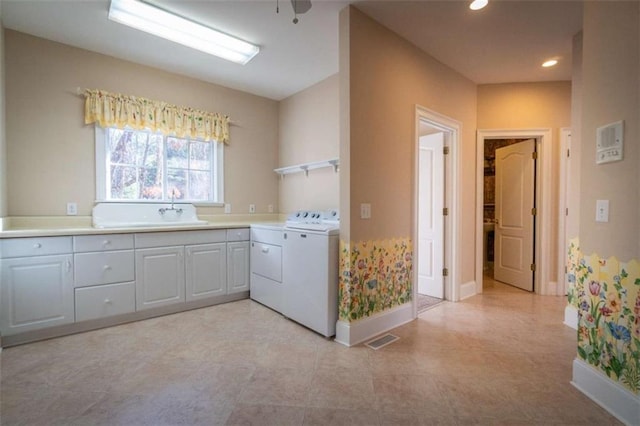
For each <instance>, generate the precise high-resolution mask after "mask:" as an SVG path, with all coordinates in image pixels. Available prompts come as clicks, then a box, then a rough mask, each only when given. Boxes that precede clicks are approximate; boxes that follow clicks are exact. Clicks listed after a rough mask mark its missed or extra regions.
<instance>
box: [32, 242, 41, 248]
mask: <svg viewBox="0 0 640 426" xmlns="http://www.w3.org/2000/svg"><path fill="white" fill-rule="evenodd" d="M41 247H42V244H40V243H35V244H34V245H33V248H37V249H38V248H41Z"/></svg>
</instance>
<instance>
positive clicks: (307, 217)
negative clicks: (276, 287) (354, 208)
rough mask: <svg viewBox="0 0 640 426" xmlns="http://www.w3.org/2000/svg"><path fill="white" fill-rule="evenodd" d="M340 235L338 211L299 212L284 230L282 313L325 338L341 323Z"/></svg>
mask: <svg viewBox="0 0 640 426" xmlns="http://www.w3.org/2000/svg"><path fill="white" fill-rule="evenodd" d="M339 233H340V225H339V218H338V213H337V212H336V211H335V210H330V211H327V212H298V213H297V217H295V216H290V217H289V220H287V223H286V226H285V228H284V236H283V238H284V239H283V254H282V257H283V259H282V264H283V277H282V283H283V288H282V290H283V310H282V313H283V314H284V315H285V316H286V317H287V318H289V319H292V320H294V321H296V322H298V323H300V324H302V325H304V326H306V327H308V328H310V329H312V330H314V331H316V332H318V333H320V334H322V335H323V336H325V337H330V336H333V335H335V332H336V321H337V320H338V250H339V243H338V241H339Z"/></svg>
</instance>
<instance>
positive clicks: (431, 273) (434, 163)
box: [417, 133, 444, 299]
mask: <svg viewBox="0 0 640 426" xmlns="http://www.w3.org/2000/svg"><path fill="white" fill-rule="evenodd" d="M443 147H444V134H443V133H437V134H433V135H427V136H422V137H421V138H420V152H419V158H418V167H419V169H418V271H417V273H418V293H420V294H426V295H427V296H432V297H438V298H441V299H442V298H444V281H443V276H442V269H443V254H444V247H443V246H444V217H443V215H442V209H443V207H444V153H443Z"/></svg>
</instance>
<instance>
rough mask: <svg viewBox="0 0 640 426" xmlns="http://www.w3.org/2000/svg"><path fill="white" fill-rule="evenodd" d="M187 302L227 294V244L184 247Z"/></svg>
mask: <svg viewBox="0 0 640 426" xmlns="http://www.w3.org/2000/svg"><path fill="white" fill-rule="evenodd" d="M185 250H186V255H187V266H186V280H187V281H186V286H187V295H186V299H187V302H190V301H192V300H198V299H204V298H207V297H212V296H221V295H223V294H226V293H227V244H226V243H215V244H198V245H195V246H187V247H186V249H185Z"/></svg>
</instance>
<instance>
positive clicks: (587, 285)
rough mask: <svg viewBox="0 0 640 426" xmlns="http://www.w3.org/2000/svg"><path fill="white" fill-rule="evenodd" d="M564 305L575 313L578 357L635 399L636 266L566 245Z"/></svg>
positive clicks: (639, 332)
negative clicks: (566, 275)
mask: <svg viewBox="0 0 640 426" xmlns="http://www.w3.org/2000/svg"><path fill="white" fill-rule="evenodd" d="M568 255H569V256H568V262H567V274H568V280H569V284H570V286H569V291H568V294H567V297H568V303H569V304H570V305H572V306H573V307H575V308H576V309H577V311H578V356H579V357H580V358H581V359H582V360H584V361H585V362H587V363H588V364H590V365H591V366H593V367H594V368H596V369H598V370H600V371H601V372H602V373H604V374H606V375H607V377H609V378H610V379H611V380H613V381H615V382H617V383H619V384H621V385H622V386H624V387H625V388H627V389H629V390H630V391H631V392H633V393H634V394H636V395H638V394H640V263H639V262H638V261H637V260H631V261H630V262H626V263H624V262H620V261H618V260H617V259H616V258H615V257H610V258H608V259H602V258H600V257H599V256H598V255H597V254H591V255H584V254H583V253H582V252H581V251H580V244H579V240H578V239H577V238H576V239H573V240H571V241H570V242H569V252H568Z"/></svg>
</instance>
